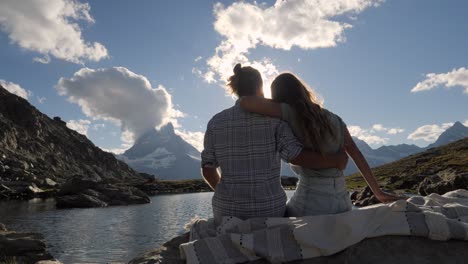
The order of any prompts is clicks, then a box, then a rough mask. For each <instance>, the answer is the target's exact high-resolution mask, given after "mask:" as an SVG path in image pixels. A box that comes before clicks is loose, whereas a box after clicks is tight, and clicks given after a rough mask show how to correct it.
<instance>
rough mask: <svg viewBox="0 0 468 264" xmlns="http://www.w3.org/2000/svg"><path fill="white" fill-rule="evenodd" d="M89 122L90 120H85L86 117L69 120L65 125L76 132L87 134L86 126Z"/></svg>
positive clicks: (87, 126)
mask: <svg viewBox="0 0 468 264" xmlns="http://www.w3.org/2000/svg"><path fill="white" fill-rule="evenodd" d="M90 124H91V121H89V120H86V119H80V120H69V121H68V122H67V127H68V128H70V129H73V130H75V131H76V132H78V133H80V134H82V135H85V136H87V135H88V128H89V125H90Z"/></svg>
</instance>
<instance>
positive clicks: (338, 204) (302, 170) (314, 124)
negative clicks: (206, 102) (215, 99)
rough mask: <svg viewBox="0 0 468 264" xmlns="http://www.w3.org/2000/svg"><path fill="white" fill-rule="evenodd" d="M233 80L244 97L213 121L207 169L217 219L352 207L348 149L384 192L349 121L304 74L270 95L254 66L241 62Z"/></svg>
mask: <svg viewBox="0 0 468 264" xmlns="http://www.w3.org/2000/svg"><path fill="white" fill-rule="evenodd" d="M228 86H229V87H230V89H231V90H232V92H233V93H234V94H235V95H236V96H238V97H239V99H238V100H237V101H236V104H235V106H233V107H231V108H229V109H226V110H224V111H222V112H220V113H218V114H216V115H215V116H214V117H213V118H212V119H211V120H210V122H209V123H208V126H207V130H206V134H205V139H204V150H203V152H202V155H201V157H202V164H201V165H202V174H203V177H204V179H205V180H206V182H207V183H208V184H209V185H210V186H211V188H212V189H213V190H214V191H215V193H214V196H213V201H212V205H213V214H214V219H215V223H216V222H217V223H219V221H220V220H221V218H222V217H223V216H235V217H237V218H240V219H248V218H253V217H282V216H306V215H318V214H336V213H341V212H345V211H349V210H351V208H352V205H351V200H350V198H349V194H348V190H347V189H346V184H345V178H344V175H343V169H344V168H345V167H346V164H347V161H348V155H347V154H349V155H350V156H351V158H352V159H353V160H354V162H355V163H356V165H357V167H358V168H359V170H360V171H361V173H362V175H363V176H364V178H365V180H366V181H367V183H368V185H369V186H370V188H371V189H372V192H373V193H374V194H375V196H376V198H377V199H379V200H380V201H381V202H390V201H394V200H397V199H400V197H398V196H395V195H392V194H388V193H385V192H383V191H382V190H381V189H380V188H379V186H378V183H377V181H376V179H375V177H374V175H373V174H372V171H371V169H370V168H369V165H368V164H367V162H366V160H365V158H364V157H363V156H362V154H361V152H360V151H359V149H358V148H357V147H356V145H355V143H354V142H353V139H352V138H351V135H350V133H349V131H348V129H347V128H346V125H345V123H344V122H343V121H342V120H341V118H340V117H338V116H337V115H335V114H333V113H331V112H329V111H327V110H326V109H324V108H322V107H321V106H320V104H319V103H318V102H317V100H316V98H315V95H314V94H313V92H312V91H310V90H308V89H307V88H306V85H305V84H304V83H303V82H302V81H300V80H299V79H298V78H297V77H296V76H294V75H293V74H290V73H283V74H280V75H279V76H278V77H276V78H275V80H274V81H273V82H272V84H271V95H272V100H269V99H265V98H264V97H263V81H262V77H261V75H260V73H259V72H258V71H257V70H256V69H254V68H252V67H241V65H240V64H237V65H236V66H235V67H234V75H233V76H231V77H230V78H229V83H228ZM281 159H283V160H285V161H287V162H288V163H290V164H291V168H292V169H293V171H294V172H295V173H297V174H298V175H299V183H298V185H297V188H296V191H295V193H294V195H293V196H292V198H291V199H290V200H289V201H286V200H287V198H286V193H285V191H284V189H283V188H282V186H281V181H280V169H281Z"/></svg>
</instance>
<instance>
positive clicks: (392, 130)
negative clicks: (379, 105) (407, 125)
mask: <svg viewBox="0 0 468 264" xmlns="http://www.w3.org/2000/svg"><path fill="white" fill-rule="evenodd" d="M371 131H372V132H373V131H377V132H386V133H387V134H390V135H395V134H398V133H402V132H404V131H405V130H404V129H402V128H399V127H395V128H388V127H384V126H383V125H382V124H374V125H373V126H372V130H371Z"/></svg>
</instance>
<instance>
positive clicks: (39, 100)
mask: <svg viewBox="0 0 468 264" xmlns="http://www.w3.org/2000/svg"><path fill="white" fill-rule="evenodd" d="M36 99H37V102H38V103H40V104H43V103H44V102H45V101H46V98H45V97H41V96H36Z"/></svg>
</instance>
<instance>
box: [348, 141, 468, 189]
mask: <svg viewBox="0 0 468 264" xmlns="http://www.w3.org/2000/svg"><path fill="white" fill-rule="evenodd" d="M372 171H373V172H374V174H375V176H376V178H377V180H378V182H379V183H380V185H381V186H383V187H386V188H387V189H390V190H396V189H401V188H398V186H400V185H401V184H402V183H404V182H405V181H417V182H420V181H421V180H422V179H424V177H425V176H428V175H434V174H437V173H439V172H442V171H451V172H455V173H468V137H466V138H464V139H461V140H459V141H456V142H453V143H451V144H448V145H445V146H441V147H437V148H431V149H429V150H426V151H425V152H422V153H418V154H415V155H411V156H409V157H406V158H403V159H401V160H398V161H395V162H392V163H388V164H385V165H382V166H379V167H376V168H373V169H372ZM391 177H393V179H391ZM346 182H347V185H348V188H349V189H360V188H362V187H365V186H366V185H367V184H366V182H365V181H364V178H363V177H362V176H361V174H360V173H355V174H352V175H351V176H349V177H347V179H346ZM389 182H391V183H389ZM405 191H412V192H414V191H415V190H414V188H413V189H405Z"/></svg>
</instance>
